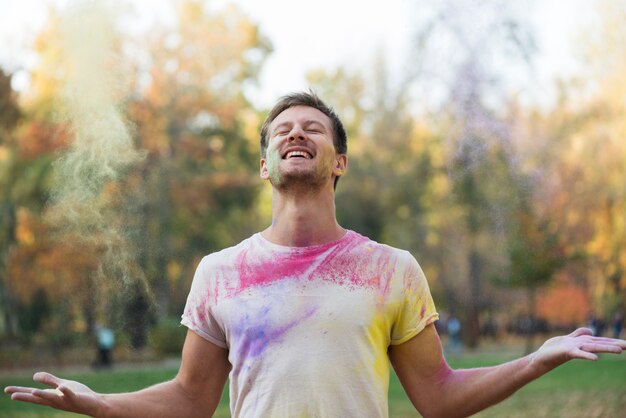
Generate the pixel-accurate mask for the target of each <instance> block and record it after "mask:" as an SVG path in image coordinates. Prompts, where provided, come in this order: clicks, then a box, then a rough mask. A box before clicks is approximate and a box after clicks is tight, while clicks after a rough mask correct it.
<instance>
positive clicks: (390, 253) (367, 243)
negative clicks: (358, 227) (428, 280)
mask: <svg viewBox="0 0 626 418" xmlns="http://www.w3.org/2000/svg"><path fill="white" fill-rule="evenodd" d="M349 233H350V234H353V235H354V238H353V240H354V241H355V242H356V243H357V245H358V246H359V247H361V248H363V249H365V250H366V251H367V252H369V253H371V254H372V256H379V257H380V256H382V257H385V258H388V259H393V260H396V262H397V263H399V264H402V265H406V266H407V267H409V266H410V267H412V268H413V269H415V268H417V269H419V264H418V263H417V260H416V259H415V257H414V256H413V254H411V253H410V252H409V251H407V250H403V249H401V248H396V247H393V246H391V245H388V244H383V243H380V242H377V241H374V240H373V239H371V238H368V237H366V236H364V235H361V234H359V233H358V232H354V231H349Z"/></svg>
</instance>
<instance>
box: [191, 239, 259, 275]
mask: <svg viewBox="0 0 626 418" xmlns="http://www.w3.org/2000/svg"><path fill="white" fill-rule="evenodd" d="M257 235H258V234H254V235H252V236H251V237H248V238H246V239H244V240H243V241H241V242H240V243H238V244H236V245H233V246H231V247H227V248H224V249H222V250H219V251H216V252H213V253H210V254H207V255H205V256H204V257H202V259H201V260H200V263H199V264H198V270H207V269H215V268H222V267H225V266H229V265H232V264H233V261H234V260H237V259H238V258H239V257H241V254H243V253H245V252H247V251H249V250H250V248H251V247H252V246H253V243H254V241H255V240H257Z"/></svg>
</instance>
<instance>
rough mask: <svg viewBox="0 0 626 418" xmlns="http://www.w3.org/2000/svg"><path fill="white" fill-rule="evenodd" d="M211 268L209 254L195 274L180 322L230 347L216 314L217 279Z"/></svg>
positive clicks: (215, 342)
mask: <svg viewBox="0 0 626 418" xmlns="http://www.w3.org/2000/svg"><path fill="white" fill-rule="evenodd" d="M211 270H212V269H211V268H210V260H209V256H207V257H204V258H203V259H202V261H200V264H198V267H197V268H196V273H195V274H194V276H193V282H192V283H191V290H190V291H189V295H188V296H187V303H186V305H185V310H184V311H183V315H182V320H181V321H180V323H181V324H183V325H184V326H186V327H187V328H189V329H190V330H191V331H193V332H195V333H196V334H198V335H199V336H201V337H202V338H204V339H205V340H207V341H209V342H211V343H213V344H215V345H217V346H219V347H222V348H228V344H227V342H226V337H225V334H224V331H223V329H222V327H221V326H220V324H219V322H218V320H217V319H216V318H215V315H214V308H215V301H216V298H215V294H214V293H215V291H214V289H216V280H215V278H214V277H212V275H211Z"/></svg>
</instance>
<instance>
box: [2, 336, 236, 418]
mask: <svg viewBox="0 0 626 418" xmlns="http://www.w3.org/2000/svg"><path fill="white" fill-rule="evenodd" d="M229 370H230V364H229V362H228V351H227V350H225V349H223V348H221V347H218V346H216V345H215V344H212V343H210V342H208V341H206V340H205V339H203V338H202V337H200V336H198V335H197V334H195V333H194V332H192V331H188V332H187V338H186V340H185V345H184V347H183V355H182V363H181V366H180V370H179V371H178V374H177V375H176V377H175V378H174V379H173V380H170V381H168V382H164V383H160V384H158V385H155V386H152V387H149V388H147V389H143V390H140V391H138V392H132V393H121V394H99V393H96V392H94V391H93V390H91V389H90V388H88V387H87V386H85V385H83V384H81V383H79V382H74V381H71V380H65V379H60V378H58V377H56V376H53V375H51V374H49V373H36V374H35V376H34V377H33V378H34V380H35V381H37V382H39V383H43V384H45V385H48V386H51V387H52V389H35V388H29V387H16V386H9V387H7V388H5V392H6V393H8V394H10V395H11V399H13V400H18V401H24V402H31V403H35V404H40V405H47V406H50V407H53V408H57V409H62V410H65V411H71V412H76V413H79V414H85V415H89V416H93V417H98V418H99V417H107V418H108V417H124V418H133V417H147V416H153V417H176V418H177V417H181V416H184V417H206V416H210V415H211V414H212V413H213V412H214V411H215V408H216V407H217V405H218V403H219V401H220V397H221V394H222V391H223V389H224V384H225V382H226V378H227V376H228V371H229Z"/></svg>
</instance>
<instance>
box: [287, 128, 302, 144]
mask: <svg viewBox="0 0 626 418" xmlns="http://www.w3.org/2000/svg"><path fill="white" fill-rule="evenodd" d="M305 139H306V135H305V134H304V130H303V129H302V127H301V126H300V125H298V124H295V125H293V127H292V128H291V131H290V132H289V142H293V141H296V140H300V141H304V140H305Z"/></svg>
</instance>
